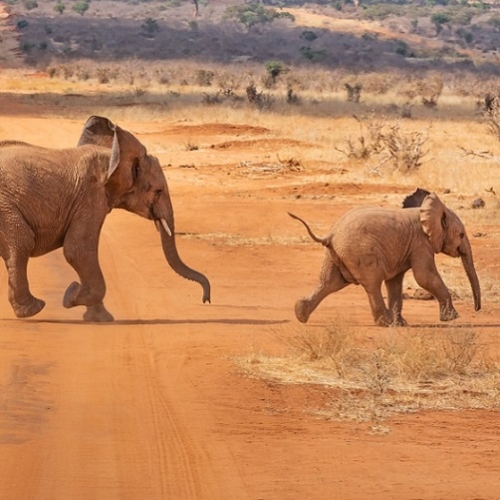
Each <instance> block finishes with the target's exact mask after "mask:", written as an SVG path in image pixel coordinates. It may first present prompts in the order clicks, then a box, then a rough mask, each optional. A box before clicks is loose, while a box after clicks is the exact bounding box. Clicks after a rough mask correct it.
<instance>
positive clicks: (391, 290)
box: [385, 273, 407, 326]
mask: <svg viewBox="0 0 500 500" xmlns="http://www.w3.org/2000/svg"><path fill="white" fill-rule="evenodd" d="M404 275H405V273H400V274H398V275H397V276H394V278H391V279H390V280H386V282H385V287H386V288H387V296H388V301H387V302H388V306H389V310H390V311H391V312H392V315H393V324H394V325H398V326H406V325H407V322H406V320H405V319H404V318H403V316H402V315H401V311H402V309H403V278H404Z"/></svg>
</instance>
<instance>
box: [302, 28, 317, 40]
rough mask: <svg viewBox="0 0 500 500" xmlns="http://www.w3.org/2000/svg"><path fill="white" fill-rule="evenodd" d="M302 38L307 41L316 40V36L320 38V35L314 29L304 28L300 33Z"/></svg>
mask: <svg viewBox="0 0 500 500" xmlns="http://www.w3.org/2000/svg"><path fill="white" fill-rule="evenodd" d="M300 38H302V39H303V40H305V41H306V42H314V40H316V38H318V35H316V33H314V31H311V30H304V31H303V32H302V33H301V34H300Z"/></svg>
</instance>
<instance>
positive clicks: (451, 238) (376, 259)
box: [289, 191, 481, 326]
mask: <svg viewBox="0 0 500 500" xmlns="http://www.w3.org/2000/svg"><path fill="white" fill-rule="evenodd" d="M426 193H427V194H425V195H424V196H422V192H419V191H417V192H416V198H415V199H413V198H411V197H409V198H407V200H406V206H412V208H396V209H387V208H374V207H364V208H356V209H353V210H350V211H349V212H347V213H346V214H345V215H343V216H342V217H341V218H340V219H339V220H338V221H337V222H336V223H335V224H334V225H333V226H332V228H331V230H330V232H329V234H328V235H327V236H326V237H324V238H318V237H317V236H315V235H314V234H313V232H312V231H311V229H310V227H309V226H308V224H307V223H306V222H305V221H304V220H302V219H301V218H299V217H297V216H296V215H293V214H289V215H290V216H291V217H293V218H294V219H297V220H299V221H300V222H302V224H304V226H305V227H306V229H307V231H308V233H309V235H310V236H311V238H312V239H313V240H314V241H316V242H318V243H321V244H322V245H323V246H324V247H326V254H325V259H324V261H323V267H322V270H321V275H320V282H319V285H318V287H317V288H316V290H315V291H314V292H313V293H312V294H311V295H309V296H308V297H305V298H302V299H300V300H299V301H297V303H296V304H295V314H296V316H297V319H298V320H299V321H301V322H303V323H305V322H307V320H308V319H309V316H310V315H311V313H312V312H313V311H314V310H315V309H316V307H318V305H319V303H320V302H321V301H322V300H323V299H324V298H325V297H326V296H328V295H329V294H331V293H333V292H336V291H337V290H341V289H342V288H344V287H346V286H347V285H350V284H356V285H361V286H363V288H364V289H365V291H366V293H367V294H368V299H369V301H370V307H371V310H372V315H373V319H374V320H375V322H376V323H377V324H378V325H381V326H390V325H406V321H405V319H404V318H403V316H402V315H401V310H402V306H403V293H402V291H403V277H404V275H405V273H406V271H408V270H409V269H410V268H411V269H412V270H413V275H414V277H415V280H416V281H417V283H418V284H419V285H420V286H421V287H422V288H424V289H425V290H427V291H428V292H430V293H431V294H432V295H434V297H436V299H437V300H438V302H439V318H440V320H441V321H450V320H453V319H455V318H457V317H458V313H457V311H456V310H455V308H454V307H453V303H452V300H451V296H450V292H449V291H448V288H447V287H446V285H445V284H444V282H443V280H442V278H441V276H440V275H439V273H438V270H437V268H436V264H435V262H434V254H437V253H441V252H442V253H444V254H446V255H449V256H451V257H460V258H461V259H462V263H463V266H464V268H465V272H466V273H467V277H468V278H469V282H470V284H471V287H472V293H473V296H474V304H475V309H476V311H478V310H479V309H481V290H480V286H479V280H478V278H477V274H476V271H475V269H474V262H473V259H472V249H471V245H470V242H469V239H468V238H467V234H466V232H465V228H464V225H463V224H462V221H461V220H460V219H459V218H458V216H457V215H456V214H455V213H454V212H452V211H451V210H450V209H449V208H447V207H446V206H445V205H444V204H443V203H442V201H441V200H440V199H439V198H438V196H437V195H436V194H434V193H433V194H430V193H428V192H426ZM383 282H385V286H386V288H387V294H388V304H387V306H386V304H385V302H384V299H383V297H382V291H381V286H382V283H383Z"/></svg>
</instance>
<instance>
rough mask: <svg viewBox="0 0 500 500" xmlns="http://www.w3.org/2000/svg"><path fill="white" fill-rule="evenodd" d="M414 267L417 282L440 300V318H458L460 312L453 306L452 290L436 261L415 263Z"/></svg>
mask: <svg viewBox="0 0 500 500" xmlns="http://www.w3.org/2000/svg"><path fill="white" fill-rule="evenodd" d="M412 269H413V276H414V277H415V280H416V282H417V283H418V284H419V285H420V286H421V287H422V288H423V289H425V290H427V291H428V292H429V293H431V294H432V295H434V297H436V299H437V301H438V302H439V319H440V320H441V321H451V320H454V319H456V318H458V312H457V311H456V310H455V308H454V307H453V302H452V300H451V295H450V292H449V290H448V288H447V286H446V285H445V284H444V281H443V279H442V278H441V276H440V275H439V273H438V270H437V268H436V264H435V262H434V261H432V263H429V262H426V263H423V264H420V263H417V264H413V266H412Z"/></svg>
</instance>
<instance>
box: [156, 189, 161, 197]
mask: <svg viewBox="0 0 500 500" xmlns="http://www.w3.org/2000/svg"><path fill="white" fill-rule="evenodd" d="M162 193H163V189H157V190H156V191H155V194H156V196H161V194H162Z"/></svg>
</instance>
